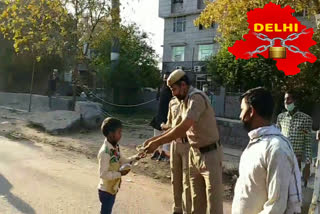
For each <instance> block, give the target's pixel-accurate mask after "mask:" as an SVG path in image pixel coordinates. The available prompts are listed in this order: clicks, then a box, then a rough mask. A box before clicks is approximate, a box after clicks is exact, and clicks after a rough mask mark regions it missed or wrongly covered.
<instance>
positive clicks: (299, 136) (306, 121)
mask: <svg viewBox="0 0 320 214" xmlns="http://www.w3.org/2000/svg"><path fill="white" fill-rule="evenodd" d="M296 101H297V97H296V94H295V93H294V92H292V91H288V92H286V93H285V96H284V105H285V108H286V110H287V112H284V113H281V114H279V116H278V119H277V126H278V127H279V129H280V130H281V132H282V134H283V135H284V136H286V137H287V138H289V140H290V142H291V144H292V147H293V150H294V153H295V155H296V157H297V159H298V163H299V168H300V169H301V162H302V160H303V159H305V160H306V162H307V163H310V162H311V160H312V151H311V141H312V118H311V117H310V116H309V115H307V114H305V113H303V112H301V111H299V110H298V108H297V106H296ZM309 166H310V164H309ZM304 171H305V172H306V171H308V169H306V170H304ZM309 171H310V169H309ZM306 177H309V176H304V178H306ZM306 179H307V178H306ZM305 181H306V180H305Z"/></svg>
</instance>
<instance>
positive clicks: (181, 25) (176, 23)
mask: <svg viewBox="0 0 320 214" xmlns="http://www.w3.org/2000/svg"><path fill="white" fill-rule="evenodd" d="M185 31H186V17H185V16H182V17H176V18H174V20H173V32H185Z"/></svg>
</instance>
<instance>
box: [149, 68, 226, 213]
mask: <svg viewBox="0 0 320 214" xmlns="http://www.w3.org/2000/svg"><path fill="white" fill-rule="evenodd" d="M167 85H168V86H169V87H170V89H171V91H172V95H173V96H175V97H176V98H177V99H178V100H180V102H181V115H182V121H181V122H180V123H179V124H178V125H177V126H175V127H173V128H172V129H170V130H168V131H167V132H165V133H164V134H162V135H161V136H160V137H157V138H153V139H152V138H151V139H149V140H147V141H146V142H145V143H144V147H145V152H147V153H152V152H153V151H154V150H155V149H157V148H158V147H159V146H161V145H163V144H165V143H168V142H171V141H173V140H176V139H178V138H183V137H184V136H185V134H187V138H188V142H189V144H190V146H191V147H190V151H189V176H190V187H191V197H192V213H195V214H223V197H222V195H223V194H222V191H223V184H222V146H221V144H220V141H219V133H218V128H217V123H216V118H215V113H214V110H213V108H212V106H211V105H210V101H209V99H208V97H207V96H206V95H205V94H204V93H203V92H202V91H200V90H198V89H195V88H193V87H192V86H191V85H190V81H189V78H188V76H187V75H186V73H185V72H184V71H182V70H180V69H178V70H175V71H174V72H172V73H171V74H170V76H169V78H168V80H167Z"/></svg>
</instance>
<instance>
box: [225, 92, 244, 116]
mask: <svg viewBox="0 0 320 214" xmlns="http://www.w3.org/2000/svg"><path fill="white" fill-rule="evenodd" d="M225 102H226V103H225V112H224V117H227V118H234V119H238V118H239V115H240V100H239V96H233V95H231V96H226V98H225Z"/></svg>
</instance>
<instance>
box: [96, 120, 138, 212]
mask: <svg viewBox="0 0 320 214" xmlns="http://www.w3.org/2000/svg"><path fill="white" fill-rule="evenodd" d="M101 131H102V133H103V135H104V136H105V140H104V143H103V145H102V146H101V149H100V151H99V153H98V161H99V174H100V182H99V185H98V191H99V199H100V202H101V214H111V211H112V207H113V204H114V202H115V198H116V194H117V192H118V190H119V188H120V183H121V176H124V175H126V174H128V173H129V171H130V169H129V170H122V171H120V170H119V169H120V167H121V165H123V164H126V163H131V162H133V161H134V160H139V159H140V157H139V156H138V155H134V156H132V157H130V158H128V159H126V158H123V157H121V156H120V149H119V144H118V142H119V141H120V139H121V132H122V124H121V121H120V120H118V119H115V118H111V117H108V118H106V119H105V120H104V121H103V123H102V125H101Z"/></svg>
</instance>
